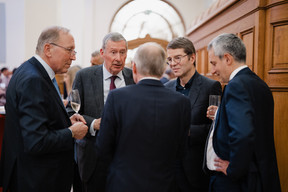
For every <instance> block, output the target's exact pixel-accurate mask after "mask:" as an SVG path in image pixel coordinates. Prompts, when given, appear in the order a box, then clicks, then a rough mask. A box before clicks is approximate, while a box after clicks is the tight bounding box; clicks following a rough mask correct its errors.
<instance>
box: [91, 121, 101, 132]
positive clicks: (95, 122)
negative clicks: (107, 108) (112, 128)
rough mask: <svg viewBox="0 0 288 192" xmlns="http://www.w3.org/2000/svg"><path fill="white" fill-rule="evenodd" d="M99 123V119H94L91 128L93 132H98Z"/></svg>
mask: <svg viewBox="0 0 288 192" xmlns="http://www.w3.org/2000/svg"><path fill="white" fill-rule="evenodd" d="M100 123H101V118H99V119H95V121H94V125H93V128H94V129H95V130H98V131H99V130H100Z"/></svg>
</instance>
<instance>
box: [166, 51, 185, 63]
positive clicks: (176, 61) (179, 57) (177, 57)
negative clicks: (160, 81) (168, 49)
mask: <svg viewBox="0 0 288 192" xmlns="http://www.w3.org/2000/svg"><path fill="white" fill-rule="evenodd" d="M185 56H187V54H186V55H178V56H175V57H173V58H171V57H168V58H167V64H168V65H171V64H172V61H174V63H176V64H178V63H180V62H181V59H182V58H183V57H185Z"/></svg>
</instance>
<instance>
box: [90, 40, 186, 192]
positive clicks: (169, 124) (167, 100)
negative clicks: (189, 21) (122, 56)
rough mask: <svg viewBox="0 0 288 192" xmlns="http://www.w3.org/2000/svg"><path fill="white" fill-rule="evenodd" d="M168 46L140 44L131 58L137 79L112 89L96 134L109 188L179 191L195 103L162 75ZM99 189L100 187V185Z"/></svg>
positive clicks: (113, 191)
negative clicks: (178, 176) (168, 85)
mask: <svg viewBox="0 0 288 192" xmlns="http://www.w3.org/2000/svg"><path fill="white" fill-rule="evenodd" d="M165 57H166V56H165V51H164V49H163V48H162V47H161V46H160V45H158V44H156V43H146V44H144V45H141V46H140V47H139V48H138V50H137V52H136V55H135V57H134V60H133V62H132V65H133V77H134V80H135V82H137V84H136V85H131V86H128V87H124V88H120V89H117V90H113V91H111V92H110V94H109V96H108V99H107V102H106V104H105V107H104V110H103V118H102V121H101V129H100V131H99V134H98V135H97V141H96V146H97V152H98V155H99V159H97V168H98V167H99V166H102V165H99V166H98V163H99V162H101V161H105V162H108V163H109V165H110V166H109V173H108V177H107V182H106V190H105V191H106V192H116V191H117V192H120V191H123V192H175V191H176V190H177V186H176V180H175V172H176V159H179V158H181V157H182V156H183V153H184V149H185V147H184V146H185V138H186V137H187V134H188V129H189V124H190V103H189V99H188V98H186V97H185V96H183V95H181V94H179V93H176V92H174V91H171V90H169V89H166V88H165V87H164V86H163V84H162V83H161V81H160V78H161V76H162V74H163V72H164V69H165V59H166V58H165ZM95 191H98V190H97V189H95Z"/></svg>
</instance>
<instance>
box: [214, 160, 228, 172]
mask: <svg viewBox="0 0 288 192" xmlns="http://www.w3.org/2000/svg"><path fill="white" fill-rule="evenodd" d="M214 162H215V163H214V165H215V167H216V171H219V172H223V173H224V174H225V175H227V168H228V166H229V163H230V162H229V161H225V160H222V159H220V158H219V157H217V158H215V160H214Z"/></svg>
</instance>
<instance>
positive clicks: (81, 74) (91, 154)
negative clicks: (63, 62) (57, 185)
mask: <svg viewBox="0 0 288 192" xmlns="http://www.w3.org/2000/svg"><path fill="white" fill-rule="evenodd" d="M102 67H103V65H99V66H92V67H88V68H84V69H82V70H80V71H78V72H77V74H76V77H75V80H74V82H73V89H78V90H79V94H80V98H81V108H80V111H79V113H80V114H81V115H83V116H84V118H85V120H86V122H87V126H88V127H89V128H90V125H91V123H92V121H93V120H94V119H96V118H100V117H101V114H102V109H103V107H104V93H103V68H102ZM122 72H123V76H124V80H125V83H126V85H130V84H133V83H134V81H133V76H132V70H131V69H128V68H124V69H123V70H122ZM67 111H68V113H69V114H73V113H74V111H73V110H72V108H71V107H70V106H68V107H67ZM95 140H96V137H95V136H91V134H90V133H87V135H86V136H85V138H84V139H82V140H77V141H76V144H77V145H76V148H77V159H78V167H79V172H80V176H81V179H82V180H83V181H84V182H87V181H88V179H89V178H90V177H91V175H92V173H93V172H94V170H95V159H96V152H95V148H94V143H95Z"/></svg>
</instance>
